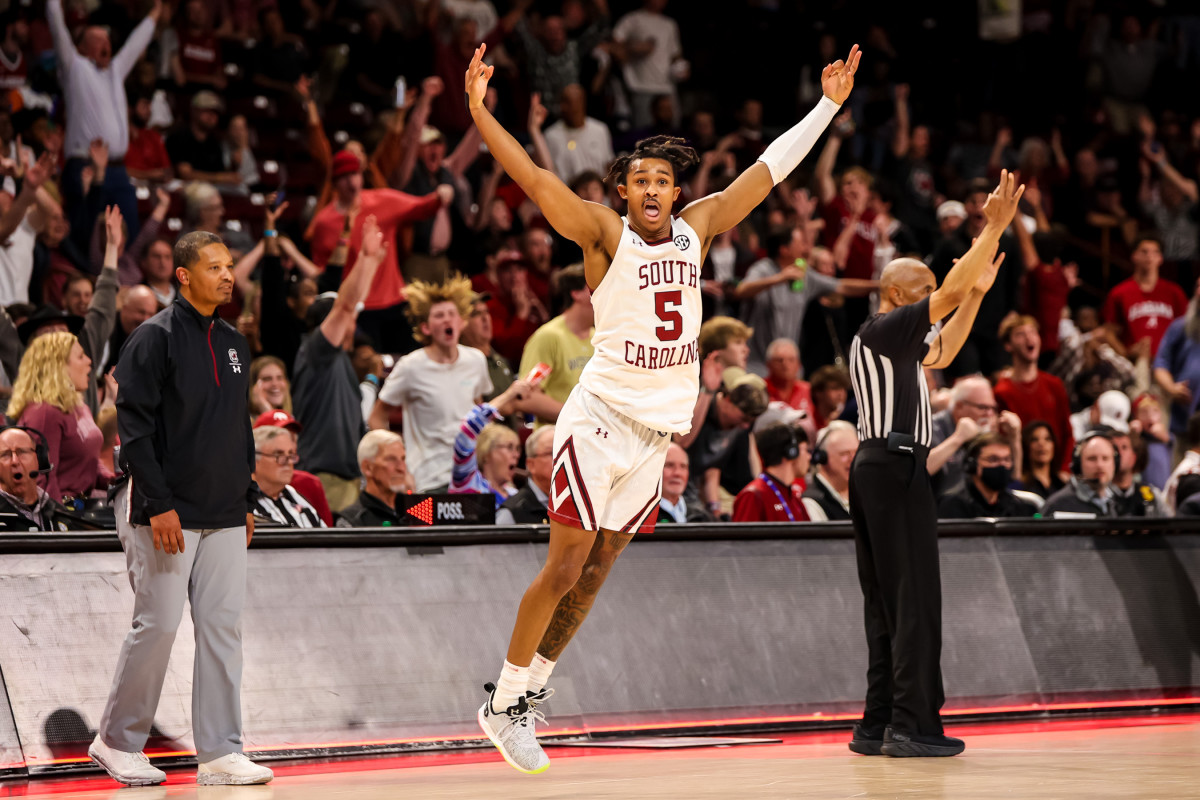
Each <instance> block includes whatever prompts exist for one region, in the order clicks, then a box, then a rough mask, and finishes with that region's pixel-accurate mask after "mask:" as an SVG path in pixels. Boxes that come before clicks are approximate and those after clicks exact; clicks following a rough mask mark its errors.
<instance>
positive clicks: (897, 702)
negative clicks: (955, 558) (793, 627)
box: [850, 172, 1024, 757]
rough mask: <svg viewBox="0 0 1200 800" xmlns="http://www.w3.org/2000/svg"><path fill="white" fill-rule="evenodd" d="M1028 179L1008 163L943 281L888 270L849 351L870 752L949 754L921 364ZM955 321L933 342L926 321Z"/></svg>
mask: <svg viewBox="0 0 1200 800" xmlns="http://www.w3.org/2000/svg"><path fill="white" fill-rule="evenodd" d="M1023 189H1024V187H1021V188H1016V181H1015V180H1014V178H1013V177H1012V176H1011V175H1009V174H1008V173H1007V172H1004V173H1003V174H1002V175H1001V178H1000V186H999V187H998V188H997V189H996V191H995V192H993V193H992V194H991V195H990V196H989V197H988V201H987V204H986V205H985V206H984V209H983V211H984V216H985V217H986V218H987V224H986V226H985V227H984V229H983V231H982V232H981V233H980V234H979V236H978V237H977V238H976V240H975V243H974V244H973V245H972V246H971V249H970V250H968V251H967V253H966V255H964V256H963V257H962V258H961V259H959V261H958V263H957V264H955V266H954V267H953V268H952V269H951V270H950V272H949V274H947V275H946V280H945V281H944V282H943V284H942V286H941V287H940V288H937V284H936V281H935V280H934V277H933V273H932V272H931V271H930V270H929V268H928V267H926V266H925V265H924V264H922V263H921V262H920V261H916V260H914V259H908V258H902V259H899V260H897V261H893V262H892V263H890V264H888V265H887V267H886V268H884V271H883V275H882V277H881V280H880V287H879V294H880V300H879V313H878V314H876V315H875V316H873V317H871V318H870V319H868V320H867V321H866V322H864V323H863V325H862V327H861V328H860V329H859V331H858V334H857V335H856V336H855V337H854V341H853V343H852V344H851V349H850V377H851V381H852V383H853V385H854V395H855V397H856V398H857V400H858V407H859V409H860V410H859V418H858V420H859V421H858V435H859V439H860V444H859V447H858V452H857V454H856V455H855V457H854V463H853V465H852V467H851V471H850V516H851V518H852V520H853V522H854V541H855V549H856V553H857V558H858V578H859V583H860V584H861V586H862V591H863V602H864V618H865V623H866V630H867V649H868V655H869V659H870V663H869V665H868V667H867V701H866V708H865V710H864V712H863V718H862V721H861V722H859V724H857V725H856V726H855V728H854V738H853V739H852V741H851V742H850V749H851V750H852V751H854V752H856V753H861V754H863V755H879V754H881V753H882V754H883V755H888V756H897V757H903V756H953V755H957V754H958V753H961V752H962V751H963V747H964V745H963V743H962V741H961V740H960V739H952V738H950V737H948V736H946V735H944V734H943V732H942V720H941V716H940V713H939V711H940V709H941V707H942V703H943V702H944V701H945V696H944V694H943V690H942V673H941V664H940V661H941V653H942V590H941V578H940V574H939V565H938V543H937V508H936V505H935V502H934V497H933V487H932V484H931V483H930V478H929V474H928V472H927V471H926V465H925V462H926V459H927V457H928V456H929V445H930V440H931V436H932V411H931V409H930V407H929V391H928V389H927V388H926V384H925V376H924V372H923V369H922V367H923V366H925V367H931V368H933V369H942V368H944V367H946V366H948V365H949V364H950V363H951V362H952V361H953V360H954V357H955V356H956V355H957V354H958V351H959V349H960V348H961V347H962V345H963V342H964V341H966V339H967V336H968V334H969V333H970V331H971V326H972V325H973V324H974V322H975V314H976V313H977V312H978V311H979V306H980V303H981V302H982V300H983V296H984V294H985V293H986V292H987V291H988V289H990V288H991V286H992V283H993V281H994V280H995V278H996V273H997V271H998V270H999V268H1000V264H1001V263H1002V262H1003V260H1004V259H1003V257H1001V258H999V259H997V260H996V261H995V262H993V261H992V259H993V258H994V257H995V253H996V248H997V246H998V243H999V241H1000V235H1001V234H1002V233H1003V232H1004V229H1005V228H1007V227H1008V224H1009V222H1011V221H1012V218H1013V214H1014V213H1015V212H1016V208H1017V201H1018V200H1019V199H1020V196H1021V193H1022V191H1023ZM955 310H957V313H956V314H955V315H954V317H953V319H951V320H950V322H948V323H947V324H946V326H945V327H944V328H943V329H942V330H941V332H940V333H939V334H938V335H937V336H936V337H934V338H933V341H932V343H931V344H926V340H927V339H928V338H929V336H930V327H931V326H932V325H934V324H936V323H938V322H940V321H941V320H942V319H944V318H945V317H946V316H947V315H949V314H950V313H951V312H953V311H955Z"/></svg>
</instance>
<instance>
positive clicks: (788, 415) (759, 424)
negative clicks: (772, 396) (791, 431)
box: [754, 400, 808, 433]
mask: <svg viewBox="0 0 1200 800" xmlns="http://www.w3.org/2000/svg"><path fill="white" fill-rule="evenodd" d="M804 419H808V412H806V411H801V410H800V409H798V408H792V407H791V406H789V405H788V404H787V403H785V402H783V401H782V400H772V401H771V402H770V403H767V410H766V411H764V412H762V413H761V414H759V415H758V419H756V420H754V432H755V433H758V432H759V431H761V430H762V429H763V428H765V427H767V426H768V425H774V424H775V423H777V422H779V423H782V424H784V425H787V426H788V427H789V428H794V427H796V425H797V424H799V423H800V421H801V420H804Z"/></svg>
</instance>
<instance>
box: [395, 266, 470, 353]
mask: <svg viewBox="0 0 1200 800" xmlns="http://www.w3.org/2000/svg"><path fill="white" fill-rule="evenodd" d="M404 299H405V300H407V301H408V308H407V309H406V310H405V312H404V313H405V314H406V315H407V316H408V321H409V323H410V324H411V325H412V329H413V336H414V337H416V339H417V341H418V342H420V343H421V344H428V343H429V337H427V336H426V335H425V334H423V333H421V324H422V323H424V322H425V321H427V320H428V319H429V309H431V308H433V307H434V306H435V305H437V304H438V303H454V305H455V306H457V307H458V313H459V314H461V315H462V318H463V319H466V318H467V317H469V316H471V309H472V307H473V306H474V301H475V290H474V289H473V288H471V279H470V278H466V277H464V276H462V275H460V274H459V273H457V272H456V273H454V274H453V275H451V276H450V278H449V279H448V280H447V281H446V282H445V283H426V282H425V281H413V282H412V283H410V284H409V285H408V286H406V287H405V289H404Z"/></svg>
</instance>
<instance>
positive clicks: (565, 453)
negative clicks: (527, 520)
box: [550, 385, 671, 533]
mask: <svg viewBox="0 0 1200 800" xmlns="http://www.w3.org/2000/svg"><path fill="white" fill-rule="evenodd" d="M670 444H671V435H670V434H669V433H661V432H659V431H656V430H651V429H650V428H647V427H646V426H645V425H642V424H641V423H640V422H635V421H634V420H632V419H630V418H629V417H627V416H625V415H624V414H619V413H617V412H616V411H614V410H613V408H612V406H610V405H608V403H605V402H604V401H603V400H601V399H600V398H599V397H597V396H596V395H594V394H592V393H591V392H589V391H587V390H586V389H584V388H583V387H582V386H578V385H576V387H575V388H574V389H572V390H571V396H570V397H568V398H567V402H566V403H565V404H564V405H563V408H562V412H561V413H559V415H558V422H556V423H555V427H554V474H553V477H552V478H551V481H550V519H552V520H554V521H556V522H561V523H563V524H564V525H570V526H571V527H572V528H581V529H583V530H585V531H594V530H597V529H599V528H603V529H604V530H609V531H619V532H622V533H651V532H653V531H654V523H655V522H657V521H658V501H659V499H660V498H661V497H662V475H663V464H664V463H665V462H666V460H667V448H668V447H669V446H670Z"/></svg>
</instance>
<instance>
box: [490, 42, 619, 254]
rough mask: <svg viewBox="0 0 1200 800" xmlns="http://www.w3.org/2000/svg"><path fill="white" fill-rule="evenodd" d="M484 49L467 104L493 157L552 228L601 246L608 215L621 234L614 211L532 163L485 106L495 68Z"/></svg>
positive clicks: (577, 240)
mask: <svg viewBox="0 0 1200 800" xmlns="http://www.w3.org/2000/svg"><path fill="white" fill-rule="evenodd" d="M486 50H487V46H486V45H480V46H479V47H477V48H476V49H475V55H474V56H473V57H472V58H471V66H469V67H467V74H466V89H467V107H468V108H469V109H470V111H471V117H472V118H473V119H474V120H475V125H476V126H477V127H478V128H479V132H480V133H481V134H482V135H483V141H484V142H485V143H486V144H487V146H488V150H489V151H490V152H491V154H492V156H493V157H495V159H496V160H497V161H499V162H500V165H501V166H503V167H504V171H505V172H507V173H508V175H509V177H511V178H512V179H513V180H514V181H516V182H517V185H519V186H520V187H521V189H522V190H524V192H525V194H527V195H528V196H529V198H530V199H531V200H533V202H534V203H536V204H537V207H538V208H539V209H540V210H541V212H542V214H543V215H545V217H546V220H547V221H548V222H549V223H550V224H551V225H552V226H553V227H554V230H556V231H558V232H559V233H560V234H562V235H563V236H565V237H566V238H568V239H570V240H571V241H573V242H575V243H576V244H578V245H579V246H580V247H584V248H588V247H597V246H599V245H600V244H601V243H602V240H603V239H604V225H603V223H604V222H605V221H606V220H605V219H604V217H605V215H607V216H610V217H612V219H611V223H612V224H614V225H615V226H616V232H615V236H614V238H616V237H618V236H620V224H621V222H620V218H619V217H617V215H616V212H614V211H612V210H611V209H609V208H606V207H604V206H602V205H599V204H597V203H589V202H587V201H585V200H583V199H582V198H580V197H579V196H578V195H576V194H575V193H574V192H572V191H571V190H570V188H568V187H567V185H566V184H565V183H563V182H562V181H561V180H560V179H559V178H558V176H557V175H555V174H554V173H553V172H549V171H547V170H544V169H542V168H541V167H539V166H537V165H536V164H534V163H533V160H532V159H531V158H530V157H529V154H528V153H526V152H525V148H524V147H522V146H521V144H520V143H519V142H518V141H517V140H516V139H514V138H513V137H512V134H510V133H509V132H508V131H506V130H504V126H503V125H501V124H500V123H499V122H497V121H496V118H495V117H493V116H492V114H491V112H490V111H488V110H487V108H485V107H484V104H483V99H484V96H485V95H486V94H487V85H488V80H489V79H490V78H491V77H492V71H493V70H494V69H495V67H489V66H488V65H487V64H484V63H483V54H484V52H485V51H486Z"/></svg>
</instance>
